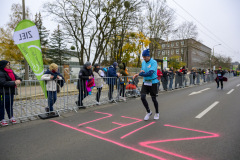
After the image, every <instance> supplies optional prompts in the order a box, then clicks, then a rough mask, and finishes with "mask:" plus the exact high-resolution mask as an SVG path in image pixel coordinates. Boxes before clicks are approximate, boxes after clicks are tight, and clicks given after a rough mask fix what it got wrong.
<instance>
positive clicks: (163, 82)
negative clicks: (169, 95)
mask: <svg viewBox="0 0 240 160" xmlns="http://www.w3.org/2000/svg"><path fill="white" fill-rule="evenodd" d="M162 73H163V76H162V77H161V80H162V84H163V90H165V91H167V85H168V75H169V73H168V71H167V70H166V68H164V69H163V72H162Z"/></svg>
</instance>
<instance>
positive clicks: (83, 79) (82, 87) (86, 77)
mask: <svg viewBox="0 0 240 160" xmlns="http://www.w3.org/2000/svg"><path fill="white" fill-rule="evenodd" d="M91 68H92V64H91V62H86V63H85V64H84V66H83V68H82V69H81V70H80V72H79V80H78V86H77V88H78V90H79V95H78V101H77V102H76V104H77V106H79V108H85V107H83V103H82V101H83V99H84V98H85V97H87V96H88V91H87V86H86V83H87V82H88V81H89V82H90V81H93V80H92V79H93V77H94V76H93V71H92V69H91Z"/></svg>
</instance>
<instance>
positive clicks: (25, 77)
mask: <svg viewBox="0 0 240 160" xmlns="http://www.w3.org/2000/svg"><path fill="white" fill-rule="evenodd" d="M22 9H23V20H24V19H25V0H22ZM24 68H25V74H24V80H29V67H28V62H27V60H26V59H25V58H24Z"/></svg>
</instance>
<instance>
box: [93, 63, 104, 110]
mask: <svg viewBox="0 0 240 160" xmlns="http://www.w3.org/2000/svg"><path fill="white" fill-rule="evenodd" d="M93 76H94V82H95V87H96V88H97V94H96V101H97V105H99V100H100V96H101V92H102V88H103V84H104V81H103V78H102V77H104V72H103V71H102V70H100V64H95V65H94V68H93Z"/></svg>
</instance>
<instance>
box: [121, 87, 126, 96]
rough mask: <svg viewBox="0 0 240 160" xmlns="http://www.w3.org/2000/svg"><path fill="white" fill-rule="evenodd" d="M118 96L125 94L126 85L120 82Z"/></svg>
mask: <svg viewBox="0 0 240 160" xmlns="http://www.w3.org/2000/svg"><path fill="white" fill-rule="evenodd" d="M120 88H121V89H120V96H122V97H124V96H125V89H126V85H123V84H121V85H120Z"/></svg>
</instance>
